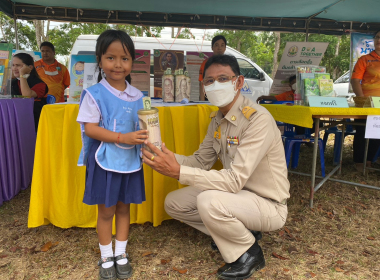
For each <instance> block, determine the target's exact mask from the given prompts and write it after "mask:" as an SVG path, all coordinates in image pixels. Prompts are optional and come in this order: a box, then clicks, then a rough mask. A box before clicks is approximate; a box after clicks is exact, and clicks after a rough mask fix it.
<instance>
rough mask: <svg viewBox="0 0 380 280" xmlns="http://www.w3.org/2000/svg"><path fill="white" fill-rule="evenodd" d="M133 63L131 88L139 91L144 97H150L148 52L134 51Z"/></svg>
mask: <svg viewBox="0 0 380 280" xmlns="http://www.w3.org/2000/svg"><path fill="white" fill-rule="evenodd" d="M135 52H136V57H135V61H134V62H133V66H132V72H131V81H132V86H134V87H135V88H137V89H139V90H141V92H142V93H143V94H144V96H150V50H136V51H135Z"/></svg>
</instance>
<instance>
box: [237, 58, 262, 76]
mask: <svg viewBox="0 0 380 280" xmlns="http://www.w3.org/2000/svg"><path fill="white" fill-rule="evenodd" d="M237 62H238V63H239V67H240V73H241V74H242V75H243V76H244V78H247V79H257V80H258V79H260V76H259V70H257V69H256V68H255V67H254V66H253V65H252V64H251V63H249V62H248V61H246V60H244V59H241V58H237Z"/></svg>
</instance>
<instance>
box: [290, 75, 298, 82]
mask: <svg viewBox="0 0 380 280" xmlns="http://www.w3.org/2000/svg"><path fill="white" fill-rule="evenodd" d="M296 78H297V76H296V75H293V76H290V77H289V84H290V83H291V82H293V80H295V79H296Z"/></svg>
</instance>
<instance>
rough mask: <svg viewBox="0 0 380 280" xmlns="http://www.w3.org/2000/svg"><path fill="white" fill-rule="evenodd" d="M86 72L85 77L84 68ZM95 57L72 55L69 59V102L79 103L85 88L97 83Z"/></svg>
mask: <svg viewBox="0 0 380 280" xmlns="http://www.w3.org/2000/svg"><path fill="white" fill-rule="evenodd" d="M86 64H90V65H87V72H86V74H87V75H86V77H85V73H84V72H85V67H86ZM94 65H95V66H96V56H95V55H72V56H71V58H70V94H69V101H75V102H79V100H80V95H81V93H82V90H83V86H84V87H85V88H87V87H89V86H91V85H92V84H94V83H96V82H97V76H95V74H96V73H95V68H94Z"/></svg>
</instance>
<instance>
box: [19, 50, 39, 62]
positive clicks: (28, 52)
mask: <svg viewBox="0 0 380 280" xmlns="http://www.w3.org/2000/svg"><path fill="white" fill-rule="evenodd" d="M17 53H27V54H29V55H30V56H31V57H33V59H34V61H38V60H40V59H42V54H41V52H35V51H25V50H12V56H14V55H15V54H17Z"/></svg>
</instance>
